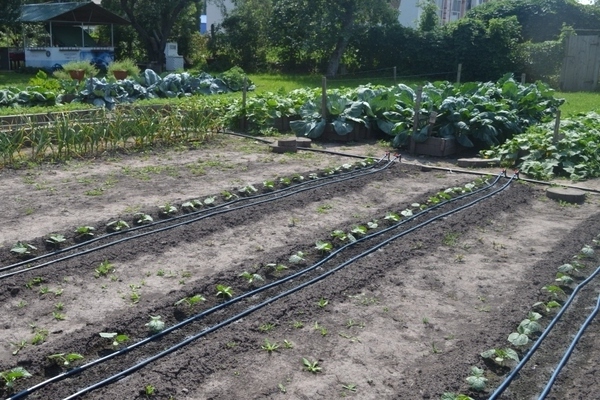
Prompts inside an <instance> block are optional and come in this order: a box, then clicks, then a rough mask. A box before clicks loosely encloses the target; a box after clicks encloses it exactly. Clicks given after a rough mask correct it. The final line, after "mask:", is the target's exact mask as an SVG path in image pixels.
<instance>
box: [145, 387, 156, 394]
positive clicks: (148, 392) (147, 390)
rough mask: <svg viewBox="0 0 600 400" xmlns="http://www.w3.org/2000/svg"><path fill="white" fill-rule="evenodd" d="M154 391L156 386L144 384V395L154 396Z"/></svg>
mask: <svg viewBox="0 0 600 400" xmlns="http://www.w3.org/2000/svg"><path fill="white" fill-rule="evenodd" d="M155 392H156V388H155V387H154V386H152V385H146V386H144V394H145V395H146V396H148V397H149V396H154V393H155Z"/></svg>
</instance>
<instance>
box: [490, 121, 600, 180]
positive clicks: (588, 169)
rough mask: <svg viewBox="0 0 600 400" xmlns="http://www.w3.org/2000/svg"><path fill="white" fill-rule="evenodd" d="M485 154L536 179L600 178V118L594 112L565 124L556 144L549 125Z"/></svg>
mask: <svg viewBox="0 0 600 400" xmlns="http://www.w3.org/2000/svg"><path fill="white" fill-rule="evenodd" d="M482 154H483V156H484V157H498V158H500V159H501V161H502V162H504V163H511V164H515V165H516V166H517V167H518V168H519V169H520V170H521V172H523V173H525V174H527V175H529V176H531V177H533V178H535V179H544V180H546V179H552V178H553V177H554V176H556V175H563V176H567V177H569V178H570V179H572V180H582V179H589V178H594V177H598V176H600V115H599V114H597V113H594V112H591V113H588V114H585V115H584V114H579V115H577V116H575V117H572V118H570V119H565V120H562V121H561V123H560V135H559V137H558V140H557V141H556V140H555V138H554V124H553V123H547V124H542V125H540V126H534V127H531V128H529V129H528V130H527V131H526V132H525V134H522V135H518V136H515V137H514V138H513V139H511V140H509V141H507V142H506V143H504V144H503V145H501V146H497V147H493V148H492V149H490V150H489V151H484V152H482Z"/></svg>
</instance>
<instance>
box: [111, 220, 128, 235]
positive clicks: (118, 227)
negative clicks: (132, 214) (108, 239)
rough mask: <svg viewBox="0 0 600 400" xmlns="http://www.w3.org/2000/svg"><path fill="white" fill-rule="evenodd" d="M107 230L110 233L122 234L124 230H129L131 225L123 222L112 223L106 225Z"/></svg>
mask: <svg viewBox="0 0 600 400" xmlns="http://www.w3.org/2000/svg"><path fill="white" fill-rule="evenodd" d="M106 229H107V230H108V231H109V232H120V231H122V230H124V229H129V224H128V223H127V222H125V221H123V220H118V221H112V222H109V223H108V224H106Z"/></svg>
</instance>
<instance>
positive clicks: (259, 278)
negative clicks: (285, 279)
mask: <svg viewBox="0 0 600 400" xmlns="http://www.w3.org/2000/svg"><path fill="white" fill-rule="evenodd" d="M240 277H241V278H244V279H245V280H246V281H247V282H248V283H249V284H252V283H254V282H255V281H264V279H263V277H262V276H260V275H259V274H253V273H251V272H248V271H244V272H242V273H241V274H240Z"/></svg>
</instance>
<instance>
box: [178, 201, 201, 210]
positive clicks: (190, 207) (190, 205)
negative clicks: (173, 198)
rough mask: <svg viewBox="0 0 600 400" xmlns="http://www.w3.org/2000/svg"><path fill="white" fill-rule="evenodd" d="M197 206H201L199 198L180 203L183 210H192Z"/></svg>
mask: <svg viewBox="0 0 600 400" xmlns="http://www.w3.org/2000/svg"><path fill="white" fill-rule="evenodd" d="M199 208H202V202H201V201H200V200H190V201H186V202H185V203H183V204H182V205H181V209H182V210H183V211H185V212H193V211H196V210H197V209H199Z"/></svg>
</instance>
